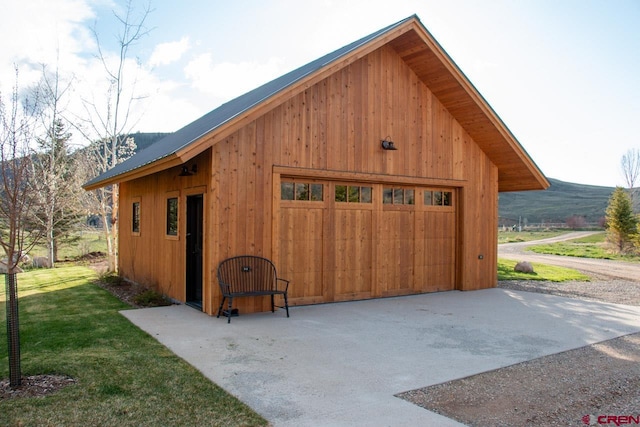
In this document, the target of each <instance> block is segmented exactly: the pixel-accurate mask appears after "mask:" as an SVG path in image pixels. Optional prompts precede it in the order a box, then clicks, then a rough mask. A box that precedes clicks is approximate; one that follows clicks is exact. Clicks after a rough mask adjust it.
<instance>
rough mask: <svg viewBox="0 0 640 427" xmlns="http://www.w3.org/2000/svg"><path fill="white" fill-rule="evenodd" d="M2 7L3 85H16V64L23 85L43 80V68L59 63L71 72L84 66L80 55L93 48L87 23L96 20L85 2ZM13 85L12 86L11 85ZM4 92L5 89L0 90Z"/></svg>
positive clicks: (34, 0)
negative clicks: (45, 65)
mask: <svg viewBox="0 0 640 427" xmlns="http://www.w3.org/2000/svg"><path fill="white" fill-rule="evenodd" d="M5 3H8V4H3V15H4V16H5V17H10V18H7V19H4V20H3V22H2V25H0V40H2V49H0V82H3V81H4V82H6V83H5V84H4V85H5V86H9V83H8V82H13V80H14V78H13V76H12V74H13V71H12V70H13V64H16V65H18V66H19V68H20V81H21V85H22V84H23V83H24V84H27V83H32V82H33V81H34V80H35V79H37V78H38V77H39V76H40V64H50V65H53V64H56V63H59V64H61V66H64V67H65V68H66V69H68V70H72V69H76V68H78V67H79V66H80V63H81V62H82V60H81V58H80V57H78V54H79V53H80V52H83V51H86V50H87V49H89V48H92V47H93V40H92V38H91V36H90V33H89V32H88V31H87V28H86V27H85V26H84V23H85V22H86V21H87V20H89V19H91V18H94V17H95V14H94V11H93V10H92V9H91V7H90V6H89V5H88V4H87V2H86V1H84V0H59V1H55V2H51V1H46V0H22V1H10V2H5ZM11 84H12V83H11ZM0 89H2V90H4V89H6V87H0Z"/></svg>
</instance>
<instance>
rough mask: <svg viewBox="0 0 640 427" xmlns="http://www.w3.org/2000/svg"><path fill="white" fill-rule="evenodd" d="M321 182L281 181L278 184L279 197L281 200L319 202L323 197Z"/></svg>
mask: <svg viewBox="0 0 640 427" xmlns="http://www.w3.org/2000/svg"><path fill="white" fill-rule="evenodd" d="M323 193H324V188H323V185H322V184H316V183H309V182H283V183H282V184H281V185H280V198H281V199H282V200H302V201H312V202H321V201H322V200H324V199H323V197H324V194H323Z"/></svg>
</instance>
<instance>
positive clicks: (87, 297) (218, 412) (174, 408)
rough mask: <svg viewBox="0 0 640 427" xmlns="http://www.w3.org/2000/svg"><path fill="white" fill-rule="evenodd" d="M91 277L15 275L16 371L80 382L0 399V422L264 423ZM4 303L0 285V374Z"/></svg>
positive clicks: (86, 272)
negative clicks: (43, 393) (127, 314)
mask: <svg viewBox="0 0 640 427" xmlns="http://www.w3.org/2000/svg"><path fill="white" fill-rule="evenodd" d="M0 277H1V276H0ZM95 279H96V276H95V273H93V271H92V270H90V269H88V268H86V267H80V266H72V267H63V268H56V269H53V270H34V271H30V272H27V273H22V274H19V275H18V286H19V295H20V334H21V343H22V347H21V350H22V358H21V364H22V374H23V375H24V376H29V375H38V374H63V375H69V376H71V377H73V378H75V379H76V380H77V381H78V382H77V384H76V385H72V386H68V387H66V388H64V389H62V390H61V391H59V392H57V393H55V394H52V395H50V396H47V397H44V398H20V399H9V400H4V401H0V425H6V426H41V425H55V426H79V425H96V426H97V425H103V426H107V425H118V426H143V425H171V426H193V425H202V426H258V425H266V424H267V423H266V421H265V420H264V419H262V418H261V417H260V416H259V415H257V414H256V413H255V412H253V411H252V410H251V409H250V408H249V407H247V406H246V405H245V404H243V403H242V402H240V401H239V400H237V399H236V398H234V397H233V396H231V395H229V394H228V393H226V392H225V391H224V390H222V389H221V388H220V387H218V386H217V385H215V384H214V383H212V382H211V381H209V380H208V379H207V378H205V377H204V376H203V375H202V374H201V373H200V372H198V371H197V370H196V369H194V368H193V367H191V366H190V365H189V364H187V363H186V362H184V361H183V360H182V359H180V358H178V357H177V356H176V355H174V354H173V353H171V352H170V351H169V350H168V349H166V348H165V347H164V346H162V345H161V344H159V343H158V342H157V341H155V340H154V339H153V338H151V337H150V336H149V335H148V334H146V333H145V332H143V331H141V330H140V329H138V328H137V327H135V326H134V325H133V324H131V323H130V322H129V321H128V320H126V319H125V318H124V317H123V316H122V315H120V314H119V313H118V311H119V310H123V309H126V308H128V306H126V305H125V304H123V303H122V302H121V301H119V300H118V299H116V298H115V297H113V296H112V295H111V294H109V293H108V292H106V291H105V290H103V289H101V288H99V287H98V286H96V285H95V284H94V283H93V281H94V280H95ZM4 300H5V295H4V286H2V289H1V290H0V319H1V320H0V322H2V323H3V325H1V326H0V378H7V377H8V376H9V372H8V357H7V344H6V343H7V339H6V327H5V326H4V319H5V318H6V314H5V304H4V303H3V301H4Z"/></svg>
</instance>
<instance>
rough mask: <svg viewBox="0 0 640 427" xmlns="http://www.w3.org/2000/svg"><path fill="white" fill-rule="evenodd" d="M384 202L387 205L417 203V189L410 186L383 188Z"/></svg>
mask: <svg viewBox="0 0 640 427" xmlns="http://www.w3.org/2000/svg"><path fill="white" fill-rule="evenodd" d="M382 203H384V204H385V205H415V203H416V199H415V191H414V190H413V189H408V188H383V189H382Z"/></svg>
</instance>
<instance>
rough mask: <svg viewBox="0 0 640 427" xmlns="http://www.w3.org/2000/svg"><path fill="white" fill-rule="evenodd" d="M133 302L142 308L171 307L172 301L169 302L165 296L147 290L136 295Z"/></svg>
mask: <svg viewBox="0 0 640 427" xmlns="http://www.w3.org/2000/svg"><path fill="white" fill-rule="evenodd" d="M133 302H135V303H136V304H137V305H140V306H142V307H162V306H165V305H171V301H169V300H168V299H167V298H166V297H165V296H164V295H162V294H160V293H158V292H156V291H154V290H152V289H147V290H146V291H144V292H142V293H139V294H138V295H136V296H135V297H134V298H133Z"/></svg>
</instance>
